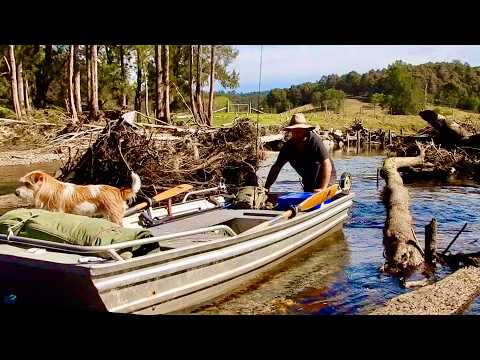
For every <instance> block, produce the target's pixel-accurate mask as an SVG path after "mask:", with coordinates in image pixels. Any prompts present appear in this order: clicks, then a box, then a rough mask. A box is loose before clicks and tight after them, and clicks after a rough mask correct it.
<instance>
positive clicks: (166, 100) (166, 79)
mask: <svg viewBox="0 0 480 360" xmlns="http://www.w3.org/2000/svg"><path fill="white" fill-rule="evenodd" d="M169 58H170V52H169V46H168V45H162V66H163V69H162V79H163V104H164V106H163V108H164V119H165V122H167V123H169V124H170V76H169V72H170V59H169Z"/></svg>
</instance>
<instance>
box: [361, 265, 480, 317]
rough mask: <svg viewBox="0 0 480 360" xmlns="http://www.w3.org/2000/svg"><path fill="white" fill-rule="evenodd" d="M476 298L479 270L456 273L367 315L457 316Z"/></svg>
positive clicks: (464, 269)
mask: <svg viewBox="0 0 480 360" xmlns="http://www.w3.org/2000/svg"><path fill="white" fill-rule="evenodd" d="M479 294H480V268H478V267H467V268H463V269H460V270H458V271H456V272H454V273H453V274H451V275H449V276H447V277H446V278H444V279H443V280H440V281H439V282H437V283H435V284H432V285H428V286H425V287H422V288H420V289H418V290H414V291H411V292H409V293H406V294H403V295H400V296H398V297H395V298H393V299H391V300H389V301H388V302H387V303H386V304H385V306H384V307H383V308H380V309H377V310H375V311H373V312H372V313H370V315H452V314H461V313H462V312H463V311H464V310H465V309H466V307H467V306H468V305H469V304H470V303H471V301H472V300H473V299H474V298H475V297H476V296H478V295H479Z"/></svg>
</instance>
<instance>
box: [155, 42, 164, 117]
mask: <svg viewBox="0 0 480 360" xmlns="http://www.w3.org/2000/svg"><path fill="white" fill-rule="evenodd" d="M162 80H163V76H162V57H161V51H160V45H155V111H156V115H155V116H156V118H157V119H162V118H163V89H162Z"/></svg>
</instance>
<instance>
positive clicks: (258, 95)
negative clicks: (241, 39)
mask: <svg viewBox="0 0 480 360" xmlns="http://www.w3.org/2000/svg"><path fill="white" fill-rule="evenodd" d="M262 62H263V45H261V46H260V71H259V79H258V94H257V109H258V110H260V89H261V85H262ZM259 117H260V113H258V112H257V133H256V135H257V137H256V141H255V159H256V161H255V180H257V171H258V122H259ZM256 183H257V185H259V184H258V181H256ZM256 197H257V191H256V189H255V191H254V192H253V207H254V208H255V204H256V203H257V199H256Z"/></svg>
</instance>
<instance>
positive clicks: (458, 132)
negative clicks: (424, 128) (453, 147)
mask: <svg viewBox="0 0 480 360" xmlns="http://www.w3.org/2000/svg"><path fill="white" fill-rule="evenodd" d="M419 115H420V116H421V117H422V119H423V120H425V121H426V122H428V123H429V124H430V125H431V126H432V127H433V128H434V129H435V130H437V131H438V132H439V134H440V138H441V141H442V143H443V144H462V145H473V144H478V143H480V135H478V134H477V135H475V134H473V133H471V132H470V131H468V130H466V129H464V128H463V127H462V126H461V125H460V124H459V123H457V122H456V121H455V120H451V119H447V118H446V117H445V116H443V115H439V114H437V113H436V112H435V111H432V110H424V111H420V113H419Z"/></svg>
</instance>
